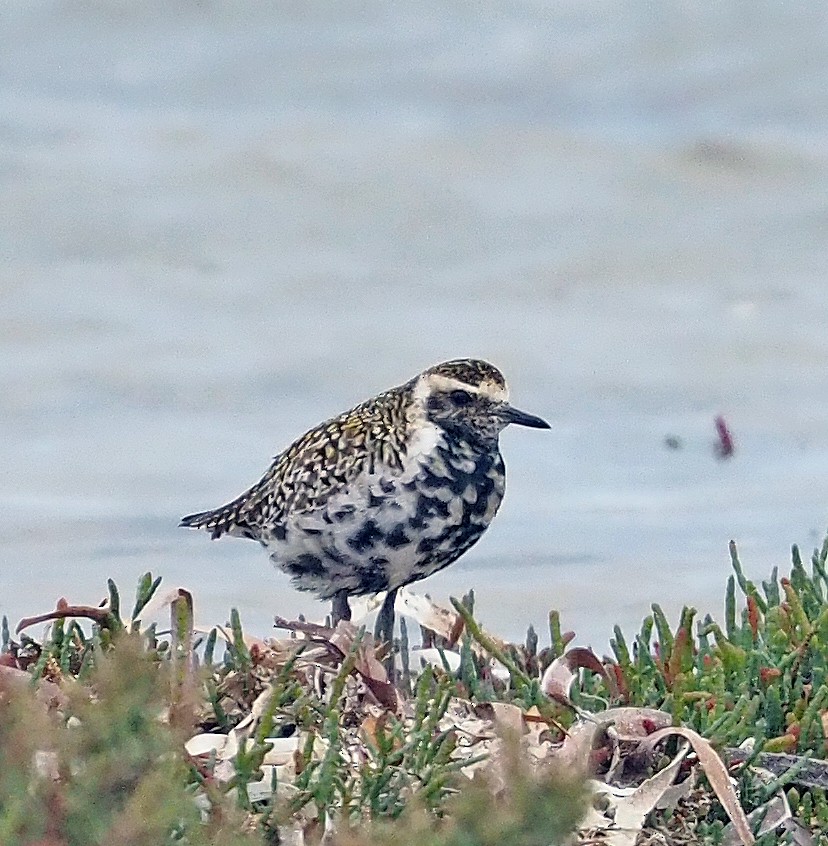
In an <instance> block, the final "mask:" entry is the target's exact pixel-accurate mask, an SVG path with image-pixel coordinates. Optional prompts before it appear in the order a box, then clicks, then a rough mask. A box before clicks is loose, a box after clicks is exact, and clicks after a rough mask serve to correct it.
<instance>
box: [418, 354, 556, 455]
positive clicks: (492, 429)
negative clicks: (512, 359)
mask: <svg viewBox="0 0 828 846" xmlns="http://www.w3.org/2000/svg"><path fill="white" fill-rule="evenodd" d="M414 398H415V400H416V401H417V404H418V406H419V408H420V409H421V413H422V414H423V415H424V416H425V417H426V419H428V420H429V421H430V422H431V423H433V424H434V425H436V426H439V427H440V428H441V429H443V430H444V431H446V432H448V433H450V434H456V435H458V436H461V437H465V438H470V439H474V440H483V441H496V440H497V437H498V435H499V434H500V433H501V431H503V429H505V428H506V426H508V425H509V424H510V423H516V424H517V425H519V426H530V427H532V428H534V429H548V428H550V427H549V424H548V423H547V422H546V421H545V420H542V419H541V418H540V417H535V416H534V415H532V414H527V413H526V412H525V411H519V410H518V409H516V408H515V407H514V406H512V405H510V404H509V389H508V388H507V387H506V380H505V379H504V378H503V374H502V373H501V372H500V371H499V370H498V369H497V368H496V367H493V366H492V365H491V364H489V363H487V362H485V361H479V360H477V359H467V358H463V359H456V360H454V361H445V362H443V363H442V364H436V365H435V366H434V367H430V368H429V369H428V370H426V371H424V372H423V373H421V374H420V375H419V376H417V377H416V378H415V379H414Z"/></svg>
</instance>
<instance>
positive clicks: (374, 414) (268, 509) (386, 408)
mask: <svg viewBox="0 0 828 846" xmlns="http://www.w3.org/2000/svg"><path fill="white" fill-rule="evenodd" d="M509 423H519V424H522V425H526V426H533V427H536V428H548V424H547V423H545V422H544V421H543V420H541V419H540V418H537V417H532V416H530V415H528V414H524V413H523V412H519V411H517V410H516V409H513V408H512V407H511V406H510V405H509V404H508V393H507V388H506V382H505V380H504V378H503V376H502V374H501V373H500V371H498V370H497V369H496V368H495V367H493V366H492V365H490V364H487V363H486V362H484V361H477V360H472V359H459V360H456V361H448V362H444V363H442V364H438V365H436V366H434V367H431V368H429V369H428V370H426V371H424V372H423V373H421V374H419V375H418V376H416V377H414V378H413V379H412V380H410V381H409V382H406V383H405V384H404V385H400V386H399V387H396V388H392V389H391V390H389V391H386V392H384V393H382V394H379V395H378V396H376V397H374V398H372V399H369V400H367V401H365V402H363V403H361V404H360V405H358V406H356V407H355V408H353V409H351V410H350V411H346V412H344V413H343V414H341V415H339V416H338V417H334V418H332V419H331V420H328V421H327V422H325V423H322V424H320V425H319V426H317V427H316V428H314V429H311V430H310V431H309V432H307V433H306V434H304V435H302V436H301V437H300V438H299V439H298V440H296V441H295V442H294V443H293V444H291V445H290V446H289V447H288V448H287V449H286V450H285V451H284V452H282V453H280V454H279V455H277V456H276V458H275V459H274V460H273V463H272V464H271V466H270V468H269V469H268V471H267V472H266V473H265V475H264V476H263V478H262V479H261V480H260V481H259V482H257V483H256V484H255V485H253V487H251V488H250V489H249V490H247V491H245V492H244V493H243V494H242V495H241V496H239V497H238V498H236V499H235V500H233V501H232V502H230V503H228V504H227V505H224V506H222V507H221V508H217V509H215V510H213V511H205V512H202V513H199V514H192V515H190V516H188V517H185V518H183V520H182V521H181V525H182V526H187V527H191V528H204V529H206V530H207V531H209V532H210V534H211V536H212V537H213V538H218V537H221V535H223V534H229V535H235V536H240V537H247V538H252V539H254V540H258V541H260V542H261V543H262V544H263V545H264V546H265V547H266V548H267V549H268V552H269V553H270V557H271V559H272V560H273V562H274V563H275V564H276V565H277V566H279V567H280V568H281V569H282V570H284V571H285V572H286V573H288V574H289V575H290V576H291V577H292V578H293V581H294V584H295V585H296V587H298V588H299V589H300V590H309V591H313V592H314V593H316V594H317V595H318V596H320V597H321V598H333V599H334V616H335V617H345V618H347V617H348V616H349V608H348V602H347V597H348V596H352V595H354V596H356V595H361V594H366V593H376V592H379V591H384V590H385V591H389V592H390V594H389V597H388V599H387V600H386V606H384V609H383V612H384V623H385V625H386V635H388V630H387V626H388V624H389V614H390V615H391V620H393V600H394V595H395V594H396V590H397V589H398V588H399V587H402V586H403V585H405V584H409V583H410V582H414V581H417V580H418V579H422V578H425V577H426V576H428V575H430V574H431V573H434V572H435V571H437V570H440V569H442V568H443V567H446V566H447V565H449V564H451V563H452V562H453V561H455V560H456V559H457V558H459V557H460V555H462V554H463V553H464V552H465V551H466V550H467V549H469V547H471V546H472V545H473V544H474V543H475V542H476V541H477V540H478V539H479V537H480V536H481V535H482V533H483V532H484V531H485V529H486V528H487V526H488V525H489V523H490V522H491V521H492V518H493V517H494V515H495V513H496V512H497V509H498V507H499V505H500V502H501V499H502V498H503V493H504V488H505V468H504V465H503V459H502V457H501V455H500V452H499V449H498V435H499V433H500V431H501V430H502V429H503V428H504V427H505V426H506V425H508V424H509ZM389 601H390V609H389V607H388V605H389Z"/></svg>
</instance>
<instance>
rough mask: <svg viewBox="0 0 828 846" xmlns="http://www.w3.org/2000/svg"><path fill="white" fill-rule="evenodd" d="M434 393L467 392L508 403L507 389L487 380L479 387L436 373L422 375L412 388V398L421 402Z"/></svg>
mask: <svg viewBox="0 0 828 846" xmlns="http://www.w3.org/2000/svg"><path fill="white" fill-rule="evenodd" d="M435 391H441V392H442V391H444V392H449V391H468V393H470V394H477V395H478V396H484V397H488V398H489V399H493V400H495V401H496V402H508V400H509V391H508V389H507V388H505V387H503V386H502V385H498V384H496V383H494V382H491V381H489V380H486V381H485V382H482V383H481V384H480V385H469V384H467V383H466V382H461V381H460V380H459V379H452V378H451V377H450V376H441V375H440V374H438V373H428V374H423V375H422V376H421V377H420V378H419V380H418V381H417V384H416V386H415V388H414V398H415V399H417V400H421V401H422V400H425V398H426V397H428V396H430V395H431V394H433V393H434V392H435Z"/></svg>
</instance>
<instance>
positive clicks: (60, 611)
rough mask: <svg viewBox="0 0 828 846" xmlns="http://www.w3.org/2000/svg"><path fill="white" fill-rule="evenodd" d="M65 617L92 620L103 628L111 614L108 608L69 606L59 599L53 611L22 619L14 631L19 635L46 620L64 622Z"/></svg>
mask: <svg viewBox="0 0 828 846" xmlns="http://www.w3.org/2000/svg"><path fill="white" fill-rule="evenodd" d="M67 617H86V618H87V619H89V620H94V621H95V622H96V623H98V625H100V626H105V625H106V624H107V623H108V622H109V620H110V618H111V617H112V614H111V612H110V610H109V608H95V607H94V606H92V605H69V604H68V603H67V602H66V600H65V599H59V600H58V602H57V607H56V608H55V610H54V611H49V612H48V613H47V614H38V615H37V616H35V617H24V618H23V619H22V620H21V621H20V622H19V623H18V624H17V628H16V629H15V630H14V631H15V634H20V632H22V631H23V629H27V628H28V627H29V626H35V625H37V624H38V623H45V622H47V621H48V620H64V619H66V618H67Z"/></svg>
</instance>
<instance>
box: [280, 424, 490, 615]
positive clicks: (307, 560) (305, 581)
mask: <svg viewBox="0 0 828 846" xmlns="http://www.w3.org/2000/svg"><path fill="white" fill-rule="evenodd" d="M504 490H505V468H504V465H503V459H502V457H501V455H500V452H499V451H498V449H497V446H496V445H494V446H493V448H492V449H485V448H480V447H478V446H476V445H473V444H470V443H468V442H466V441H456V440H454V441H449V442H448V443H442V444H439V445H438V446H437V447H436V448H435V449H434V450H433V451H431V452H430V453H429V454H428V455H427V456H422V457H421V458H420V460H419V461H418V462H417V464H416V466H414V467H408V468H403V470H401V471H399V472H397V473H391V472H386V473H384V474H377V475H371V476H365V477H363V478H362V479H361V480H360V483H359V484H352V485H351V486H350V487H349V488H348V489H347V490H346V491H342V492H340V493H338V494H336V495H334V496H332V497H331V498H330V499H329V500H328V501H327V502H326V503H325V505H324V506H323V507H322V508H320V509H317V510H315V511H313V512H309V513H305V514H300V515H294V516H293V517H292V518H291V519H289V520H288V521H287V522H286V524H285V526H284V527H283V528H282V530H281V531H279V532H278V536H274V537H273V539H272V540H268V541H265V545H266V546H268V548H269V550H270V553H271V558H272V560H273V561H274V563H275V564H277V565H278V566H279V567H280V568H281V569H283V570H284V571H285V572H287V573H288V574H289V575H290V576H292V578H293V581H294V583H295V585H296V586H297V587H298V588H300V589H302V590H310V591H314V592H315V593H317V594H318V595H319V596H320V597H322V598H328V597H331V596H333V594H334V593H336V592H337V591H339V590H346V591H348V592H349V593H351V594H355V595H357V594H366V593H376V592H378V591H382V590H388V589H389V588H396V587H401V586H402V585H405V584H409V583H410V582H413V581H417V580H418V579H422V578H425V577H426V576H428V575H430V574H431V573H434V572H436V571H437V570H440V569H442V568H443V567H446V566H448V565H449V564H451V563H452V562H453V561H455V560H456V559H457V558H458V557H459V556H461V555H462V554H463V553H464V552H466V550H468V549H469V548H470V547H471V546H473V545H474V543H475V542H476V541H477V540H478V539H479V538H480V536H481V535H482V534H483V532H484V531H485V530H486V528H487V527H488V525H489V524H490V523H491V521H492V519H493V518H494V516H495V514H496V513H497V509H498V507H499V506H500V503H501V500H502V499H503V493H504Z"/></svg>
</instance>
